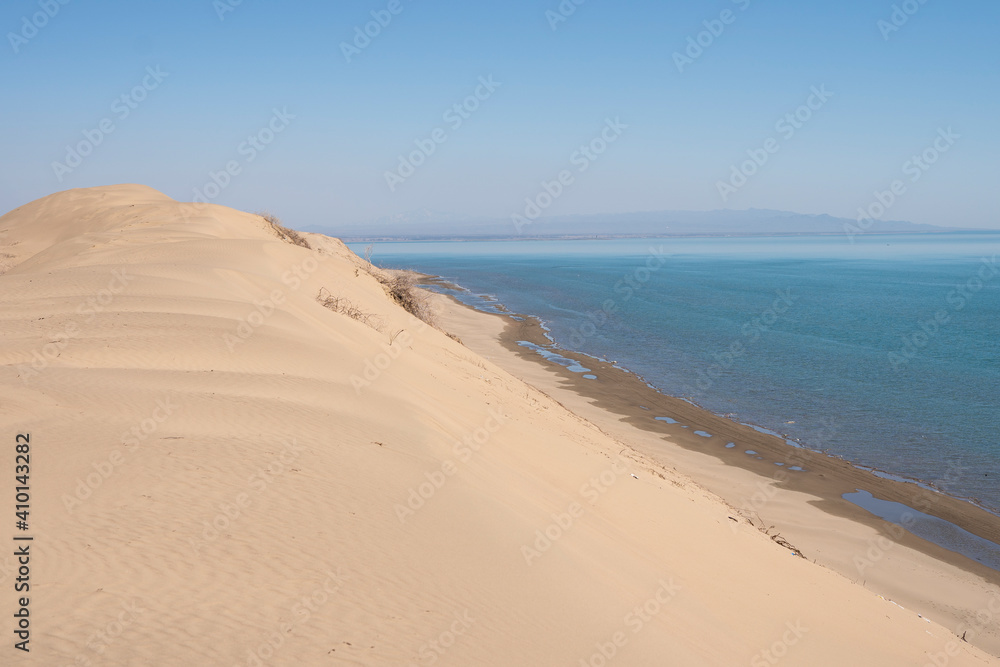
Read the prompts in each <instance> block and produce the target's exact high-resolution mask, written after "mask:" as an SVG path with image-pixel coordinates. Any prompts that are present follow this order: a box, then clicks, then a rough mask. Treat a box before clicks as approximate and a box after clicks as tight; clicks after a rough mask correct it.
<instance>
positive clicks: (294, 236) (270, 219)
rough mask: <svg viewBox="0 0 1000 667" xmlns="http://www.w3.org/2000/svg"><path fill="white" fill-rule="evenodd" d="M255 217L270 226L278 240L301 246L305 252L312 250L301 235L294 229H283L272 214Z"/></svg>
mask: <svg viewBox="0 0 1000 667" xmlns="http://www.w3.org/2000/svg"><path fill="white" fill-rule="evenodd" d="M257 215H259V216H260V217H262V218H264V222H266V223H267V224H268V225H270V226H271V229H273V230H274V232H275V233H276V234H277V235H278V238H280V239H281V240H282V241H287V242H288V243H293V244H295V245H297V246H302V247H303V248H306V249H307V250H311V249H312V246H310V245H309V242H308V241H306V240H305V239H304V238H303V237H302V235H301V234H299V233H298V232H297V231H295V230H294V229H289V228H288V227H285V226H284V225H283V224H281V220H280V219H279V218H278V216H276V215H274V214H273V213H268V212H267V211H264V212H262V213H258V214H257Z"/></svg>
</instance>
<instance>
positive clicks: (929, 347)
mask: <svg viewBox="0 0 1000 667" xmlns="http://www.w3.org/2000/svg"><path fill="white" fill-rule="evenodd" d="M367 245H368V244H351V248H352V249H353V250H354V251H355V252H357V253H358V254H364V252H365V249H366V246H367ZM998 255H1000V233H979V232H963V233H948V234H919V235H918V234H914V235H897V234H893V235H888V234H885V235H881V234H859V235H855V236H853V237H848V236H846V235H845V236H787V237H724V238H722V237H718V238H643V239H635V238H630V239H594V240H516V241H448V242H437V241H435V242H406V243H399V242H393V243H376V244H373V247H372V248H371V259H372V261H373V262H374V263H375V264H376V265H378V266H382V267H385V268H405V269H412V270H415V271H419V272H422V273H427V274H432V275H435V276H440V277H442V278H443V279H445V280H447V281H450V282H452V283H455V284H456V285H458V286H460V288H461V289H459V290H457V291H453V293H454V294H455V296H457V297H458V298H459V299H461V300H462V301H463V302H465V303H468V304H469V305H472V306H474V307H477V308H480V309H483V310H497V309H498V308H499V307H503V308H506V309H507V310H509V311H511V312H513V313H520V314H524V315H534V316H536V317H538V318H539V319H540V320H541V321H542V322H543V324H544V326H545V327H546V329H547V332H548V335H549V337H550V338H551V339H552V341H553V345H554V347H556V348H561V349H564V350H572V351H574V352H579V353H583V354H586V355H590V356H592V357H596V358H599V359H603V360H605V361H613V362H615V363H616V364H617V365H618V366H620V367H622V368H624V369H625V370H628V371H630V372H633V373H636V374H638V375H640V376H641V377H642V378H643V379H644V380H645V381H646V382H647V383H649V384H650V385H651V386H652V387H654V388H656V389H657V390H658V391H661V392H663V393H664V394H668V395H670V396H676V397H680V398H684V399H687V400H689V401H691V402H693V403H696V404H697V405H699V406H701V407H703V408H705V409H707V410H710V411H712V412H714V413H717V414H721V415H725V416H727V417H729V418H730V419H733V420H735V421H739V422H743V423H747V424H752V425H756V426H758V427H761V428H765V429H768V430H771V431H774V432H776V433H778V434H781V435H783V436H785V437H786V438H788V439H790V440H792V441H794V442H796V443H799V444H800V445H801V446H804V447H808V448H810V449H814V450H817V451H823V452H826V453H828V454H830V455H833V456H838V457H841V458H844V459H847V460H849V461H851V462H853V463H854V464H855V465H858V466H859V467H862V468H870V469H872V470H873V471H874V474H879V475H887V476H890V477H894V478H895V477H899V478H903V479H907V480H912V481H916V482H921V483H925V484H929V485H931V486H932V487H933V488H937V489H939V490H941V491H944V492H946V493H949V494H951V495H954V496H958V497H961V498H966V499H970V500H973V501H975V502H977V503H978V504H981V505H982V506H984V507H985V508H987V509H989V510H991V511H993V512H995V513H1000V434H998V429H1000V258H998ZM540 352H546V351H545V350H540ZM583 370H586V369H583Z"/></svg>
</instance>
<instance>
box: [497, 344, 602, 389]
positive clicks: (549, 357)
mask: <svg viewBox="0 0 1000 667" xmlns="http://www.w3.org/2000/svg"><path fill="white" fill-rule="evenodd" d="M517 344H518V345H520V346H521V347H526V348H528V349H530V350H534V351H535V352H537V353H538V354H540V355H541V356H542V357H544V358H545V360H546V361H551V362H554V363H557V364H559V365H560V366H563V367H565V368H566V370H568V371H570V372H571V373H589V372H590V369H589V368H584V367H583V366H581V365H580V363H579V362H577V361H574V360H573V359H570V358H568V357H564V356H562V355H561V354H559V353H557V352H553V351H552V350H548V349H546V348H544V347H542V346H541V345H535V344H534V343H530V342H528V341H526V340H519V341H517ZM584 377H587V376H586V375H585V376H584ZM587 379H589V380H596V379H597V376H596V375H592V376H590V377H589V378H587Z"/></svg>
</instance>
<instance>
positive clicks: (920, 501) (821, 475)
mask: <svg viewBox="0 0 1000 667" xmlns="http://www.w3.org/2000/svg"><path fill="white" fill-rule="evenodd" d="M411 273H413V274H415V275H417V276H418V277H419V280H418V282H419V283H420V284H422V285H428V284H435V285H438V286H440V287H444V288H448V289H451V290H454V289H455V288H456V287H459V286H457V285H454V284H452V283H448V282H447V281H444V280H441V279H439V278H438V277H436V276H430V275H426V274H418V273H416V272H411ZM460 289H461V288H460ZM428 291H429V293H431V294H433V295H434V297H433V298H434V299H435V300H436V301H437V302H438V303H439V304H442V307H444V308H445V309H446V310H447V311H448V313H449V315H448V317H449V319H451V320H455V319H456V318H458V319H459V320H465V321H467V322H466V326H465V327H464V328H463V329H462V330H458V331H453V330H450V329H448V331H449V333H454V334H456V335H459V336H460V337H462V339H463V340H466V339H467V338H469V330H468V328H469V327H471V326H472V325H473V324H474V323H475V322H480V323H485V320H483V319H482V318H490V319H493V320H496V321H497V323H498V325H499V326H492V327H488V328H492V329H493V330H494V331H493V334H494V341H493V343H494V344H495V346H496V348H498V349H497V350H495V351H497V352H499V351H501V350H502V351H503V353H505V354H504V356H505V357H507V359H508V360H512V359H517V360H520V361H522V362H525V363H527V364H529V365H531V366H534V367H537V369H538V374H537V375H534V377H533V379H540V378H543V377H544V376H549V377H548V379H546V380H544V383H545V384H546V385H548V386H539V383H538V382H532V381H531V380H529V379H528V378H527V377H524V373H523V372H522V373H517V372H515V369H514V368H512V367H510V366H511V365H510V364H509V363H505V362H504V361H503V360H499V359H495V358H494V361H495V363H498V364H499V365H500V366H501V367H503V368H505V370H507V371H509V372H513V373H515V375H517V376H518V377H521V379H523V380H525V381H526V382H529V384H533V385H534V386H536V388H538V389H540V390H542V391H544V392H546V393H548V394H549V395H550V396H551V397H552V398H554V399H556V400H557V401H559V402H561V403H563V404H564V405H566V407H567V408H568V409H570V410H571V411H572V412H574V413H576V414H577V415H578V416H580V417H581V418H583V419H586V420H588V421H591V422H592V423H596V424H597V425H598V426H599V427H600V428H602V430H605V431H608V430H610V429H612V428H622V429H625V428H629V429H631V430H630V431H629V433H631V434H635V433H636V432H637V431H638V432H642V433H645V434H646V435H647V436H648V438H647V439H645V440H644V441H643V442H636V441H634V440H633V439H632V438H629V439H627V440H625V439H623V442H625V443H627V446H629V447H631V448H633V449H634V450H635V451H638V452H639V453H641V454H643V455H647V456H649V457H651V458H652V459H654V460H656V461H658V462H661V463H663V464H666V465H668V466H671V467H674V468H675V469H677V470H679V471H680V472H681V473H682V474H685V475H687V476H688V477H690V478H691V479H692V480H693V481H694V482H695V483H697V484H699V485H701V486H703V487H704V488H706V489H707V490H709V491H710V492H711V493H713V494H715V495H717V496H719V497H721V498H722V499H723V500H724V501H726V502H727V503H728V504H730V506H731V507H733V509H734V513H736V514H737V516H739V518H740V519H742V520H744V521H747V522H748V523H751V524H752V525H754V526H755V527H757V528H758V529H759V530H762V531H764V532H767V533H768V534H771V535H772V537H778V539H777V540H776V541H778V543H779V544H783V545H785V546H786V547H788V548H790V549H791V550H793V551H794V552H797V553H798V554H799V555H802V556H803V557H805V558H807V559H808V560H814V561H815V562H817V563H818V564H820V565H823V566H825V567H827V568H829V569H833V570H835V571H838V572H839V573H840V574H842V575H843V576H845V577H846V578H848V579H851V580H852V581H856V582H857V583H861V584H863V585H865V586H866V587H868V588H869V589H870V590H873V591H875V592H878V593H880V594H883V595H885V597H887V598H889V597H890V595H892V596H893V597H894V598H895V599H896V600H901V601H903V602H904V603H905V604H906V605H907V606H910V607H913V608H916V609H919V610H922V611H923V613H924V614H932V618H933V617H937V618H940V617H941V615H942V614H944V615H945V616H948V617H950V620H951V621H953V622H951V623H945V625H946V626H949V627H954V628H955V630H956V634H958V635H960V634H961V632H958V630H959V628H960V627H961V624H962V623H963V622H967V620H968V617H972V616H974V610H975V607H973V608H969V609H962V608H960V607H958V608H954V607H955V606H956V605H954V604H953V602H954V601H949V600H948V599H947V598H948V594H947V593H944V592H938V591H937V590H936V589H935V590H934V591H933V592H930V593H926V594H925V593H923V592H922V589H923V588H931V586H929V585H928V586H926V587H922V586H921V584H922V583H923V582H924V578H928V577H930V576H940V574H941V573H940V572H939V570H941V569H945V568H946V569H948V570H949V571H950V570H952V569H954V570H955V571H957V572H959V573H961V574H960V575H958V576H959V577H960V578H962V579H963V580H965V581H964V583H965V584H966V585H968V586H969V588H970V590H975V589H977V588H982V590H983V591H984V592H985V591H987V590H993V591H995V590H996V589H997V587H1000V571H998V570H997V569H994V568H992V567H989V566H987V565H985V564H983V563H981V562H978V561H976V560H973V559H972V558H970V557H968V556H965V555H962V554H961V553H959V552H957V551H953V550H951V549H949V548H946V547H944V546H941V545H939V544H937V543H935V542H934V541H931V540H929V539H925V538H923V537H920V536H918V535H916V534H914V533H912V532H910V530H908V527H909V526H910V524H908V523H907V525H906V526H902V525H900V524H898V523H894V522H891V521H887V520H885V519H882V518H880V517H879V516H876V515H875V514H873V513H871V512H869V511H868V510H866V509H864V508H862V507H861V506H860V505H857V504H855V503H852V502H851V501H849V500H846V499H845V498H843V495H844V494H848V493H855V492H857V491H859V490H860V491H866V492H869V493H870V494H871V495H872V496H874V497H875V498H877V499H882V500H886V501H890V502H896V503H901V504H902V505H905V506H907V507H909V508H912V509H914V510H917V512H920V513H923V514H926V515H929V516H930V517H936V518H938V519H941V520H943V521H946V522H949V523H950V524H953V525H954V526H957V527H958V528H961V529H963V530H965V531H968V532H969V533H972V534H973V535H975V536H977V537H979V538H981V539H983V540H986V541H988V542H991V543H993V544H994V545H996V544H998V543H1000V516H997V515H996V514H994V513H992V512H991V511H989V510H988V509H986V508H984V507H980V506H978V505H976V504H974V503H972V502H970V501H968V500H964V499H960V498H956V497H954V496H950V495H948V494H945V493H943V492H941V491H937V490H934V489H933V488H932V484H927V483H921V482H919V481H913V482H911V481H903V478H900V479H891V478H888V477H890V474H889V473H887V472H886V471H878V472H882V473H883V475H885V476H879V475H877V474H875V473H874V472H873V471H872V470H873V469H872V468H871V467H867V468H861V467H858V465H859V464H856V463H853V462H851V461H848V460H846V459H844V458H840V457H838V456H836V455H830V454H827V453H824V452H821V451H816V450H813V449H810V448H808V447H809V446H810V444H811V443H803V445H801V446H793V445H790V444H789V443H788V441H787V440H786V439H785V438H783V437H780V436H779V435H776V434H773V433H770V432H765V431H764V430H763V429H761V427H755V426H753V425H748V424H743V423H740V422H736V421H733V420H731V419H729V418H727V417H725V416H723V415H717V414H715V413H712V412H710V411H708V410H706V409H704V408H702V407H700V406H697V405H695V404H694V403H692V402H690V401H687V400H685V399H681V398H677V397H673V396H669V395H667V394H664V393H662V392H661V391H659V390H657V389H655V388H653V387H651V386H649V385H648V384H647V383H646V382H645V380H644V379H643V378H642V377H641V376H639V375H637V374H635V373H633V372H631V371H629V370H627V369H624V368H621V367H618V366H616V365H614V364H612V363H609V362H607V361H603V360H600V359H596V358H594V357H590V356H588V355H584V354H580V353H576V352H572V351H568V350H563V349H560V348H558V346H557V345H556V344H553V342H552V340H551V339H550V338H549V337H548V336H547V335H546V331H545V328H544V326H543V325H542V323H541V321H540V320H538V318H536V317H534V316H530V315H523V314H519V313H512V312H510V311H508V310H507V309H506V308H504V307H503V306H502V304H499V303H492V302H491V305H492V306H493V307H494V309H495V311H496V312H489V311H486V310H481V309H478V308H476V307H474V306H472V305H469V304H466V303H463V302H462V301H461V300H459V299H458V298H457V297H455V296H454V295H453V294H449V293H446V292H445V293H442V292H433V291H431V290H428ZM445 304H450V305H451V308H448V307H447V306H446V305H445ZM497 306H499V307H497ZM456 308H457V309H458V311H457V312H456V310H455V309H456ZM462 312H464V313H465V315H462V314H461V313H462ZM521 341H527V342H529V343H532V344H533V345H535V346H539V347H543V348H544V349H545V350H546V352H552V353H555V354H557V355H559V356H561V357H563V358H564V359H566V360H570V361H572V362H574V363H576V364H579V365H581V366H583V367H585V368H587V369H589V370H590V373H588V375H592V376H593V375H596V379H586V378H584V373H582V372H573V371H571V370H570V369H569V368H567V367H566V366H564V365H562V364H559V363H557V362H555V361H551V360H547V359H546V358H544V357H543V356H541V355H540V354H538V352H536V348H532V347H526V346H524V345H522V344H521ZM466 344H468V342H467V343H466ZM487 344H488V342H487V341H483V342H482V343H481V345H480V346H479V347H478V348H472V349H474V350H475V351H477V352H478V353H480V354H483V355H484V356H486V355H485V354H484V349H482V347H483V345H487ZM491 347H492V346H491ZM490 358H493V357H490ZM521 368H524V369H526V368H528V367H527V366H521ZM527 372H531V373H534V372H533V371H527ZM556 391H558V392H560V393H559V395H556V394H555V393H554V392H556ZM573 396H575V397H576V398H573ZM570 402H573V403H575V405H570ZM657 418H661V419H657ZM662 418H666V419H667V420H669V421H667V420H663V419H662ZM615 422H618V423H619V424H621V426H618V425H616V424H615ZM615 435H620V434H615ZM640 439H642V438H641V437H640ZM731 443H734V444H735V446H731V447H728V448H727V447H726V445H727V444H731ZM678 448H679V450H682V451H683V452H684V453H686V454H690V455H691V456H692V457H695V458H692V459H688V458H687V457H684V458H685V460H684V461H681V460H679V458H680V457H678V456H677V454H679V452H678ZM747 450H749V451H751V452H754V454H753V455H748V454H747V453H746V452H747ZM706 456H707V457H710V459H712V460H714V461H715V463H716V465H712V464H711V462H709V461H706V460H705V459H703V458H697V457H706ZM779 463H780V464H784V465H776V464H779ZM709 468H711V471H710V472H706V471H707V470H708V469H709ZM795 468H801V470H797V469H795ZM746 473H749V475H746ZM735 476H739V477H740V480H739V482H738V483H737V482H736V481H735V479H734V478H735ZM792 497H794V499H793V500H792V499H791V498H792ZM786 505H787V506H789V507H786ZM793 505H797V506H796V507H791V506H793ZM803 505H808V506H810V507H811V508H812V509H814V510H818V511H819V512H821V513H822V514H823V515H826V518H825V519H823V521H827V520H828V521H829V523H830V524H831V526H832V525H840V526H841V527H840V528H832V527H831V528H829V529H824V528H822V527H820V526H818V525H817V523H816V522H817V519H816V517H815V516H813V517H812V518H811V519H809V520H803V519H802V518H801V517H799V514H801V513H802V510H803V509H804V508H803V507H802V506H803ZM761 515H764V516H765V517H766V521H765V520H764V519H762V517H761ZM733 520H734V521H735V520H736V519H735V518H734V519H733ZM844 521H846V522H849V523H848V524H847V526H848V527H847V529H846V531H847V533H851V532H852V531H853V530H854V528H852V526H853V527H857V528H858V529H863V530H858V531H856V532H858V533H859V534H858V535H853V534H852V535H850V536H849V537H848V536H846V535H842V534H841V531H843V530H845V529H844V528H843V526H842V525H841V524H843V522H844ZM903 523H906V522H905V521H904V522H903ZM775 528H776V529H777V535H775V534H774V533H772V532H771V531H772V530H774V529H775ZM824 530H826V533H824ZM827 533H828V534H827ZM860 533H864V534H866V535H867V534H874V536H875V540H874V542H873V540H872V539H869V540H868V541H867V542H866V541H865V540H864V539H861V535H860ZM831 535H833V537H831ZM842 538H843V539H842ZM779 540H780V541H779ZM873 543H877V544H879V545H882V546H881V547H879V548H878V549H877V550H878V551H879V553H878V554H877V557H875V558H871V556H873V554H872V553H871V547H869V548H868V550H867V551H866V549H864V548H862V547H861V546H860V545H862V544H873ZM893 546H898V547H901V548H900V549H893V548H892V547H893ZM888 552H892V554H891V555H892V558H889V557H887V556H885V557H884V555H885V553H888ZM911 554H919V555H921V556H923V558H920V557H919V556H912V557H911ZM883 557H884V558H883ZM859 559H860V560H859ZM894 560H901V561H903V562H904V566H905V567H906V568H910V567H911V566H912V569H909V570H907V572H908V574H907V577H903V578H902V579H900V578H898V577H896V576H895V574H894V572H892V570H893V569H894V567H895V566H893V567H887V564H890V561H894ZM911 560H912V561H913V562H912V563H911V562H910V561H911ZM883 561H884V562H883ZM917 561H919V563H917ZM859 563H869V564H870V565H871V566H872V567H873V568H874V569H875V570H877V572H876V573H875V575H876V576H874V577H873V576H872V571H871V570H868V569H867V568H866V567H865V566H864V565H863V564H862V565H859ZM917 571H920V572H921V574H915V572H917ZM949 583H951V582H949ZM994 594H995V593H994ZM977 643H979V642H977ZM980 648H984V649H985V650H987V651H989V652H991V653H993V654H994V655H1000V632H997V631H994V633H993V635H992V636H989V637H988V638H986V640H985V641H984V642H982V643H980Z"/></svg>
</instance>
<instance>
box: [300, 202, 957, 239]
mask: <svg viewBox="0 0 1000 667" xmlns="http://www.w3.org/2000/svg"><path fill="white" fill-rule="evenodd" d="M852 229H853V230H854V232H855V233H858V232H860V231H866V232H868V233H884V234H887V233H892V234H903V233H911V234H912V233H928V234H930V233H943V232H954V231H959V230H957V229H955V228H952V227H936V226H933V225H924V224H917V223H913V222H905V221H901V220H874V221H871V224H870V225H869V226H868V227H867V229H864V228H859V226H858V221H857V220H853V219H848V218H835V217H833V216H830V215H807V214H803V213H792V212H789V211H772V210H766V209H749V210H745V211H735V210H728V209H727V210H717V211H650V212H643V213H613V214H594V215H561V216H550V217H539V218H537V219H535V220H534V221H532V220H528V219H527V218H523V217H522V218H520V219H518V220H517V221H516V222H515V221H514V220H512V219H511V218H482V217H480V218H470V217H464V216H459V215H455V214H451V213H438V212H434V211H430V210H426V209H424V210H420V211H414V212H411V213H405V214H399V215H394V216H389V217H384V218H378V219H376V220H372V221H371V222H368V223H357V224H345V225H330V226H327V225H319V226H312V227H308V228H306V229H305V230H304V231H310V232H320V233H322V234H327V235H330V236H337V237H339V238H342V239H344V240H345V241H388V240H432V239H470V240H471V239H477V240H486V239H515V238H525V239H532V238H616V237H619V238H627V237H636V236H744V235H759V236H772V235H788V234H793V235H794V234H844V233H845V232H850V231H851V230H852Z"/></svg>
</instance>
